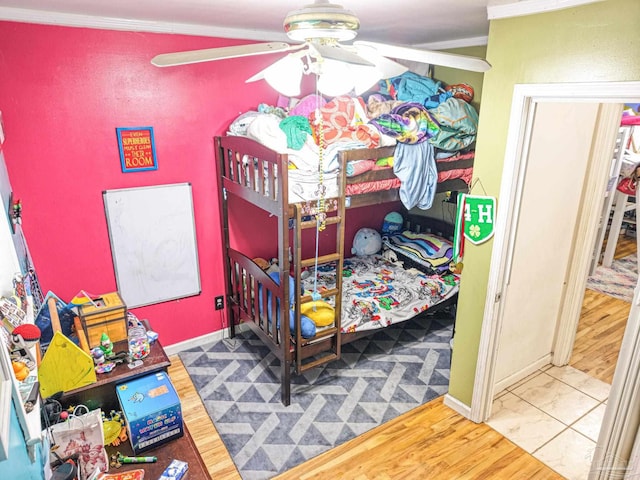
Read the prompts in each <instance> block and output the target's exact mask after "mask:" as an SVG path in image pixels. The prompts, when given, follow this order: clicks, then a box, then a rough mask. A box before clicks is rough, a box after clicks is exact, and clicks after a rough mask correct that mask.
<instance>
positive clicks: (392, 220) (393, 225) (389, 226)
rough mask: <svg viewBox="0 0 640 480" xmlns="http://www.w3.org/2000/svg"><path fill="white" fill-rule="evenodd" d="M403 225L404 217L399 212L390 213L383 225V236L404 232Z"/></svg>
mask: <svg viewBox="0 0 640 480" xmlns="http://www.w3.org/2000/svg"><path fill="white" fill-rule="evenodd" d="M402 223H403V219H402V215H400V214H399V213H398V212H391V213H388V214H387V215H386V216H385V217H384V222H383V223H382V234H383V235H385V234H386V235H389V234H392V233H396V232H399V231H400V230H402Z"/></svg>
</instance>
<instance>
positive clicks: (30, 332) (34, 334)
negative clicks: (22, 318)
mask: <svg viewBox="0 0 640 480" xmlns="http://www.w3.org/2000/svg"><path fill="white" fill-rule="evenodd" d="M12 334H13V335H20V336H21V337H22V339H23V340H24V341H25V342H37V341H38V340H40V329H39V328H38V327H36V326H35V325H32V324H31V323H25V324H22V325H18V326H17V327H16V328H14V329H13V332H12Z"/></svg>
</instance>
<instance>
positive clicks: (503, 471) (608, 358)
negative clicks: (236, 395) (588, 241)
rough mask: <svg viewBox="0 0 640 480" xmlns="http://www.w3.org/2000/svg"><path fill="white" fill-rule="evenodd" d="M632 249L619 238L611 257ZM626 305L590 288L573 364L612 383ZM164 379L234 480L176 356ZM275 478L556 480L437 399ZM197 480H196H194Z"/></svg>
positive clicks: (215, 464) (203, 449)
mask: <svg viewBox="0 0 640 480" xmlns="http://www.w3.org/2000/svg"><path fill="white" fill-rule="evenodd" d="M635 251H636V243H635V239H625V238H623V237H621V239H620V242H619V243H618V248H617V249H616V258H620V257H623V256H626V255H628V254H630V253H633V252H635ZM629 309H630V304H629V303H627V302H623V301H621V300H617V299H615V298H611V297H607V296H606V295H602V294H599V293H597V292H593V291H591V290H587V292H586V293H585V300H584V303H583V309H582V316H581V320H580V324H579V327H578V334H577V337H576V342H575V346H574V351H573V355H572V358H571V362H570V364H571V365H572V366H574V367H575V368H577V369H579V370H582V371H584V372H586V373H588V374H589V375H591V376H593V377H595V378H598V379H600V380H603V381H605V382H608V383H611V380H612V377H613V371H614V369H615V365H616V362H617V358H618V352H619V348H620V342H621V340H622V333H623V331H624V327H625V325H626V320H627V317H628V315H629ZM171 362H172V365H171V367H170V368H169V374H170V376H171V379H172V381H173V384H174V386H175V387H176V390H177V391H178V394H179V395H180V398H181V400H182V408H183V412H184V420H185V422H186V424H187V426H188V428H189V431H190V432H191V435H192V436H193V438H194V441H195V443H196V445H197V446H198V449H199V451H200V454H201V455H202V458H203V460H204V463H205V464H206V465H207V468H208V470H209V474H210V475H211V477H212V478H213V479H216V480H238V479H240V478H241V477H240V475H239V473H238V471H237V470H236V468H235V465H234V463H233V461H232V460H231V457H230V456H229V454H228V452H227V450H226V448H225V446H224V444H223V443H222V440H221V439H220V437H219V435H218V433H217V431H216V429H215V427H214V425H213V423H212V422H211V419H210V418H209V415H208V414H207V411H206V410H205V408H204V405H203V404H202V401H201V400H200V397H199V395H198V393H197V392H196V390H195V387H194V386H193V383H192V382H191V379H190V378H189V375H188V373H187V371H186V369H185V367H184V365H183V364H182V362H181V360H180V358H179V357H178V356H172V357H171ZM276 478H277V480H294V479H295V480H298V479H300V480H307V479H332V480H334V479H349V480H371V479H377V480H391V479H403V480H413V479H424V478H430V479H434V480H438V479H443V480H450V479H460V480H463V479H473V480H479V479H496V478H508V479H513V480H515V479H527V480H534V479H544V480H554V479H561V478H563V477H561V476H560V475H558V474H557V473H555V472H554V471H553V470H551V469H549V468H548V467H546V466H545V465H544V464H543V463H541V462H540V461H538V460H537V459H535V458H533V457H532V456H531V455H529V454H528V453H526V452H525V451H524V450H522V449H521V448H519V447H517V446H516V445H515V444H513V443H512V442H510V441H509V440H507V439H505V438H504V437H503V436H502V435H500V434H499V433H497V432H496V431H495V430H493V429H491V428H490V427H489V426H487V425H485V424H476V423H473V422H471V421H469V420H467V419H465V418H464V417H462V416H461V415H458V414H457V413H455V412H454V411H453V410H451V409H450V408H448V407H446V406H445V405H444V404H443V403H442V398H438V399H436V400H433V401H432V402H429V403H427V404H425V405H423V406H421V407H418V408H416V409H414V410H412V411H410V412H407V413H406V414H404V415H402V416H400V417H398V418H396V419H395V420H392V421H390V422H387V423H385V424H384V425H381V426H379V427H377V428H375V429H373V430H371V431H369V432H367V433H365V434H363V435H360V436H359V437H357V438H354V439H353V440H351V441H349V442H347V443H345V444H343V445H341V446H339V447H336V448H334V449H332V450H330V451H328V452H326V453H324V454H322V455H319V456H318V457H316V458H313V459H311V460H309V461H307V462H306V463H303V464H301V465H299V466H298V467H295V468H293V469H292V470H289V471H288V472H285V473H284V474H282V475H280V476H278V477H276ZM193 480H199V479H195V478H194V479H193Z"/></svg>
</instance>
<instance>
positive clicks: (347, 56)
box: [312, 42, 374, 67]
mask: <svg viewBox="0 0 640 480" xmlns="http://www.w3.org/2000/svg"><path fill="white" fill-rule="evenodd" d="M312 45H313V48H315V49H316V50H317V51H318V53H319V54H320V56H321V57H323V58H331V59H332V60H339V61H341V62H345V63H352V64H354V65H365V66H367V67H373V66H374V64H373V63H372V62H370V61H369V60H367V59H365V58H363V57H361V56H360V55H358V54H357V53H354V52H350V51H348V50H346V49H344V48H342V47H341V46H332V45H321V44H319V43H316V42H314V43H313V44H312Z"/></svg>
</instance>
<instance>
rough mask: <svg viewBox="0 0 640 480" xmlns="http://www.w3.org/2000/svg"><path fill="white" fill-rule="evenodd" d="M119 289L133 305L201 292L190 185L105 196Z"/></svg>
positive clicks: (118, 191)
mask: <svg viewBox="0 0 640 480" xmlns="http://www.w3.org/2000/svg"><path fill="white" fill-rule="evenodd" d="M102 196H103V200H104V209H105V214H106V217H107V225H108V228H109V241H110V243H111V254H112V256H113V266H114V270H115V274H116V281H117V283H118V291H119V292H120V295H121V296H122V299H123V300H124V303H125V304H126V305H127V307H128V308H131V307H141V306H143V305H151V304H153V303H160V302H165V301H168V300H174V299H177V298H183V297H188V296H191V295H198V294H199V293H200V271H199V268H198V247H197V244H196V230H195V221H194V216H193V200H192V196H191V184H189V183H178V184H173V185H158V186H152V187H138V188H123V189H119V190H106V191H104V192H103V194H102Z"/></svg>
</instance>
